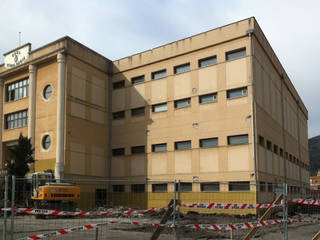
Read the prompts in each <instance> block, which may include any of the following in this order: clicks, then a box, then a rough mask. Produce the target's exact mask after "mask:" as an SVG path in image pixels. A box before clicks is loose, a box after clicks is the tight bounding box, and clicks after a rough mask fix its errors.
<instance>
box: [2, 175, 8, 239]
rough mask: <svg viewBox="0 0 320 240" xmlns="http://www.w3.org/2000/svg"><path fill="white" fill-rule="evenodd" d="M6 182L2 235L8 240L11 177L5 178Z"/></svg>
mask: <svg viewBox="0 0 320 240" xmlns="http://www.w3.org/2000/svg"><path fill="white" fill-rule="evenodd" d="M4 181H5V187H4V206H3V207H4V209H5V210H4V212H3V233H2V239H3V240H6V239H7V236H6V234H7V208H8V186H9V183H8V181H9V177H8V176H5V178H4Z"/></svg>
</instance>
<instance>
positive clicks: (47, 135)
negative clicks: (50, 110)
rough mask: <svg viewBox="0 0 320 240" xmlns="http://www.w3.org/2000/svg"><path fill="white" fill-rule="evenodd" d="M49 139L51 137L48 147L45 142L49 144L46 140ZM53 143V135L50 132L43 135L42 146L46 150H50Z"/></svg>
mask: <svg viewBox="0 0 320 240" xmlns="http://www.w3.org/2000/svg"><path fill="white" fill-rule="evenodd" d="M47 139H49V140H50V141H49V145H48V147H46V145H45V144H48V142H47V141H46V140H47ZM51 143H52V140H51V136H50V134H45V135H43V137H42V139H41V146H42V149H43V150H45V151H48V150H49V149H50V147H51Z"/></svg>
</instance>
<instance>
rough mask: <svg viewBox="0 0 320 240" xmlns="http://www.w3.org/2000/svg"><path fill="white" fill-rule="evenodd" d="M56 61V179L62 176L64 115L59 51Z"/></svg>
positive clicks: (63, 60) (62, 58) (62, 61)
mask: <svg viewBox="0 0 320 240" xmlns="http://www.w3.org/2000/svg"><path fill="white" fill-rule="evenodd" d="M57 61H58V91H57V95H58V96H57V134H56V138H57V139H56V167H55V177H56V179H57V180H58V181H60V180H61V179H63V178H64V132H65V131H64V130H65V124H64V116H65V75H66V58H65V55H64V54H61V53H59V54H58V56H57Z"/></svg>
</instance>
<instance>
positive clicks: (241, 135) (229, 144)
mask: <svg viewBox="0 0 320 240" xmlns="http://www.w3.org/2000/svg"><path fill="white" fill-rule="evenodd" d="M244 136H247V141H246V142H243V143H238V144H231V143H230V138H233V137H244ZM246 144H249V135H248V134H239V135H231V136H228V146H238V145H246Z"/></svg>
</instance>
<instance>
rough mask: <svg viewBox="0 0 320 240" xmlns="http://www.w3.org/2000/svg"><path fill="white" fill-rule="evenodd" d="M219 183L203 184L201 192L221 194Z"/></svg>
mask: <svg viewBox="0 0 320 240" xmlns="http://www.w3.org/2000/svg"><path fill="white" fill-rule="evenodd" d="M219 191H220V184H219V182H208V183H201V192H219Z"/></svg>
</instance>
